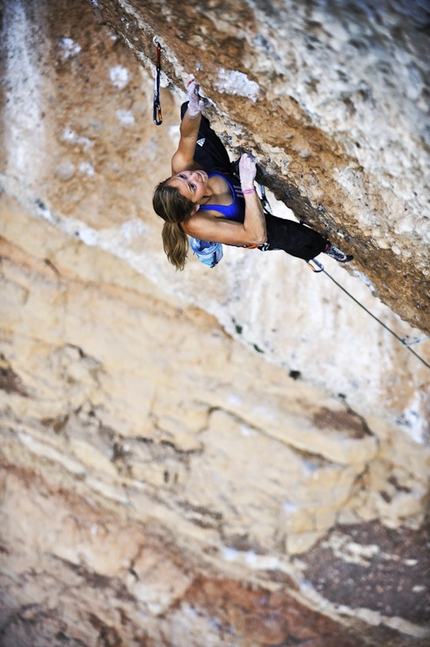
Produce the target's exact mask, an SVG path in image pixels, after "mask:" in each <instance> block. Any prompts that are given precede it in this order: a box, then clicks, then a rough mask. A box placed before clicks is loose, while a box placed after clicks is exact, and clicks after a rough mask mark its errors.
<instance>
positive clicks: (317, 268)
mask: <svg viewBox="0 0 430 647" xmlns="http://www.w3.org/2000/svg"><path fill="white" fill-rule="evenodd" d="M257 186H258V188H259V196H260V200H261V202H262V205H263V209H264V210H266V211H268V213H269V214H273V212H272V209H271V206H270V202H269V201H268V199H267V196H266V191H265V188H264V186H263V185H262V184H258V185H257ZM308 265H309V267H310V268H311V270H312V271H313V272H317V273H318V272H324V274H325V275H326V276H328V277H329V279H331V280H332V281H333V283H334V284H335V285H337V287H338V288H340V289H341V290H342V291H343V292H345V294H347V295H348V296H349V298H350V299H352V300H353V301H355V303H357V304H358V305H359V306H360V308H363V310H364V311H365V312H367V314H369V315H370V316H371V317H372V318H373V319H375V321H377V322H378V323H379V324H380V325H381V326H382V327H383V328H385V330H388V332H389V333H391V334H392V335H393V336H394V337H395V338H396V339H397V340H398V341H399V342H400V343H401V344H402V346H404V347H405V348H407V349H408V351H410V352H411V353H412V355H415V357H416V358H417V359H419V361H420V362H422V363H423V364H424V366H427V368H430V364H429V363H428V362H426V360H425V359H424V358H423V357H421V355H418V353H416V352H415V351H414V350H413V349H412V348H411V346H412V345H414V344H418V343H419V342H420V341H423V339H426V338H427V337H426V336H424V337H420V338H412V339H410V340H409V335H406V337H403V338H402V337H400V336H399V335H397V333H395V332H394V330H391V328H389V327H388V326H387V325H386V324H384V322H383V321H381V320H380V319H378V317H377V316H376V315H374V314H373V312H370V310H368V309H367V308H366V307H365V306H364V305H363V304H362V303H360V301H358V299H356V298H355V297H353V296H352V294H351V293H350V292H348V290H346V289H345V288H344V287H343V285H341V284H340V283H338V282H337V281H336V280H335V279H334V278H333V277H332V276H331V274H329V273H328V272H327V270H325V269H324V265H323V264H322V263H320V261H317V260H316V259H315V258H312V259H311V260H310V261H308ZM408 340H409V341H408Z"/></svg>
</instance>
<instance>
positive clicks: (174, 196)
mask: <svg viewBox="0 0 430 647" xmlns="http://www.w3.org/2000/svg"><path fill="white" fill-rule="evenodd" d="M169 180H170V178H168V179H167V180H164V181H163V182H160V184H159V185H158V186H157V187H156V188H155V191H154V196H153V198H152V205H153V207H154V211H155V213H156V214H157V215H159V216H160V218H162V219H163V220H164V226H163V231H162V232H161V236H162V239H163V248H164V251H165V254H166V256H167V258H168V260H169V262H170V263H172V265H174V266H175V267H176V269H177V270H183V269H184V267H185V263H186V262H187V253H188V248H189V242H188V237H187V234H186V233H185V231H184V230H183V229H182V227H181V222H184V221H185V220H187V218H189V217H190V216H191V213H192V212H193V210H194V208H195V204H194V202H192V201H191V200H189V199H188V198H186V197H185V196H183V195H182V194H181V193H180V192H179V190H178V189H177V188H176V187H174V186H170V185H169V184H167V183H168V181H169Z"/></svg>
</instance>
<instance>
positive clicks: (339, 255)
mask: <svg viewBox="0 0 430 647" xmlns="http://www.w3.org/2000/svg"><path fill="white" fill-rule="evenodd" d="M324 254H327V256H330V258H334V260H335V261H337V262H338V263H349V262H350V261H352V259H353V258H354V257H353V256H351V254H344V253H343V252H341V251H340V249H338V248H337V247H335V246H334V245H330V247H329V248H328V249H326V250H325V251H324Z"/></svg>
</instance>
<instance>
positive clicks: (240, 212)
mask: <svg viewBox="0 0 430 647" xmlns="http://www.w3.org/2000/svg"><path fill="white" fill-rule="evenodd" d="M214 175H218V176H219V177H222V178H223V179H224V180H225V181H226V182H227V184H228V186H229V188H230V191H231V195H232V198H233V202H232V203H231V204H227V205H225V204H205V205H202V206H201V207H200V211H218V212H219V213H221V214H222V215H223V216H224V218H229V219H230V220H236V221H237V222H243V221H244V220H245V199H244V197H243V193H242V187H241V186H240V181H239V179H238V178H236V177H235V176H234V175H228V174H225V173H217V172H215V171H211V172H210V173H209V172H208V176H209V177H213V176H214Z"/></svg>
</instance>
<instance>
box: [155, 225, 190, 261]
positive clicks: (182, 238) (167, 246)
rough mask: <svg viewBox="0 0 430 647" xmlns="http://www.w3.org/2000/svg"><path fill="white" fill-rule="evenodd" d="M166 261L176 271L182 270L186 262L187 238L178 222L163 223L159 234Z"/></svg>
mask: <svg viewBox="0 0 430 647" xmlns="http://www.w3.org/2000/svg"><path fill="white" fill-rule="evenodd" d="M161 237H162V239H163V248H164V252H165V254H166V256H167V259H168V261H169V262H170V263H172V265H174V266H175V267H176V269H177V270H183V269H184V267H185V263H186V262H187V253H188V248H189V242H188V236H187V234H186V233H185V231H184V230H183V229H182V227H181V225H180V224H179V223H178V222H165V223H164V225H163V230H162V232H161Z"/></svg>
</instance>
